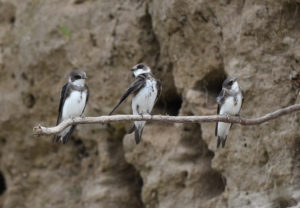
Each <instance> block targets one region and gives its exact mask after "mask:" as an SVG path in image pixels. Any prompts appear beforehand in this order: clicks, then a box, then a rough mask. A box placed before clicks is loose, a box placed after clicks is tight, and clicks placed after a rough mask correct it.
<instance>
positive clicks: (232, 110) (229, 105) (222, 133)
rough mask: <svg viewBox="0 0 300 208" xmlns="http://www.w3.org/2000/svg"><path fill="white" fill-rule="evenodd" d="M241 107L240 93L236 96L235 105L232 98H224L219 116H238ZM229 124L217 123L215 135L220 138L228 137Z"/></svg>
mask: <svg viewBox="0 0 300 208" xmlns="http://www.w3.org/2000/svg"><path fill="white" fill-rule="evenodd" d="M241 106H242V95H241V93H240V94H238V95H237V104H236V105H234V98H233V97H232V96H230V97H228V98H226V100H225V102H224V104H223V105H222V107H221V109H220V112H219V114H220V115H232V116H235V115H237V114H239V112H240V109H241ZM230 126H231V124H230V123H223V122H219V123H218V131H217V132H218V133H217V135H218V136H219V137H221V138H226V136H227V135H228V132H229V129H230Z"/></svg>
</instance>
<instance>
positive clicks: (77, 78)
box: [53, 69, 89, 144]
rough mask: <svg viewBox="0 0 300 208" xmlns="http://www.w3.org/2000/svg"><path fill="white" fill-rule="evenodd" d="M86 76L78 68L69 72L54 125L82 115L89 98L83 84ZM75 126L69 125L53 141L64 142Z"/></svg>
mask: <svg viewBox="0 0 300 208" xmlns="http://www.w3.org/2000/svg"><path fill="white" fill-rule="evenodd" d="M86 78H87V76H86V74H85V72H84V71H81V70H78V69H77V70H73V71H72V72H71V73H70V75H69V79H68V83H67V84H65V85H64V86H63V88H62V90H61V96H60V104H59V110H58V113H59V114H58V118H57V123H56V125H58V124H59V123H61V122H62V121H64V120H66V119H69V118H74V117H77V116H81V115H82V113H83V111H84V109H85V106H86V103H87V101H88V98H89V89H88V87H87V85H86V84H85V79H86ZM75 127H76V125H72V126H69V127H67V128H66V129H65V130H63V131H62V132H60V133H58V134H57V135H55V136H54V138H53V142H62V143H63V144H66V143H67V142H68V140H69V139H70V137H71V135H72V133H73V131H74V129H75Z"/></svg>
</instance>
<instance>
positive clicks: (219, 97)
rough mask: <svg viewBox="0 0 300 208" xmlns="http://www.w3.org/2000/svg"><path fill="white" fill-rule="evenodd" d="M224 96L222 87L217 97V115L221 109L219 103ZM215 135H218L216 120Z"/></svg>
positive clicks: (221, 102) (220, 103) (222, 100)
mask: <svg viewBox="0 0 300 208" xmlns="http://www.w3.org/2000/svg"><path fill="white" fill-rule="evenodd" d="M224 98H225V90H224V89H222V90H221V92H220V94H219V96H218V97H217V103H218V111H217V115H219V113H220V110H221V105H222V104H223V102H224ZM215 135H216V136H217V135H218V122H217V123H216V129H215Z"/></svg>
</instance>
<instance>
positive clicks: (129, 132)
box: [127, 124, 136, 134]
mask: <svg viewBox="0 0 300 208" xmlns="http://www.w3.org/2000/svg"><path fill="white" fill-rule="evenodd" d="M135 129H136V128H135V125H134V124H133V125H132V127H131V128H130V129H129V130H128V131H127V134H131V133H132V132H134V130H135Z"/></svg>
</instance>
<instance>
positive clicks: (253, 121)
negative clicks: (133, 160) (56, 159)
mask: <svg viewBox="0 0 300 208" xmlns="http://www.w3.org/2000/svg"><path fill="white" fill-rule="evenodd" d="M295 111H300V104H295V105H291V106H288V107H286V108H282V109H279V110H276V111H274V112H272V113H268V114H266V115H264V116H261V117H258V118H241V117H237V116H226V115H212V116H163V115H143V116H141V115H113V116H99V117H76V118H73V119H67V120H65V121H63V122H62V123H60V124H59V125H58V126H55V127H49V128H47V127H43V126H41V125H38V126H36V127H34V128H33V133H34V135H51V134H57V133H59V132H61V131H63V130H64V129H65V128H67V127H68V126H71V125H74V124H96V123H100V124H104V123H112V122H120V121H161V122H169V123H199V122H217V121H221V122H225V123H239V124H241V125H258V124H261V123H264V122H267V121H269V120H273V119H275V118H278V117H280V116H283V115H286V114H290V113H292V112H295Z"/></svg>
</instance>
